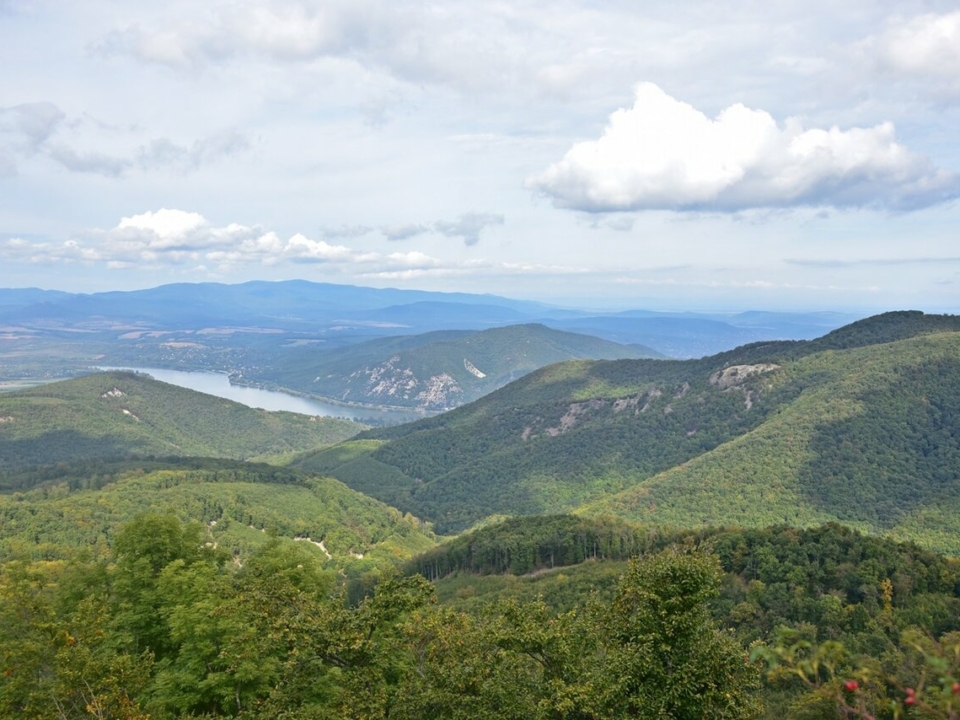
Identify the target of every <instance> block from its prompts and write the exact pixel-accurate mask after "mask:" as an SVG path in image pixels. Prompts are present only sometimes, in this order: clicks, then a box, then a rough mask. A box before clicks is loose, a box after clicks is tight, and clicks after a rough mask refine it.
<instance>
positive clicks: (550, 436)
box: [0, 313, 960, 720]
mask: <svg viewBox="0 0 960 720" xmlns="http://www.w3.org/2000/svg"><path fill="white" fill-rule="evenodd" d="M958 330H960V326H958V322H957V319H956V318H952V317H949V316H928V315H923V314H920V313H890V314H887V315H884V316H878V317H876V318H869V319H867V320H864V321H861V322H859V323H854V324H853V325H851V326H848V327H846V328H841V329H840V330H837V331H834V332H832V333H830V334H828V335H826V336H824V337H823V338H821V339H819V340H815V341H809V342H774V343H757V344H754V345H748V346H744V347H741V348H738V349H736V350H732V351H729V352H726V353H723V354H721V355H715V356H712V357H707V358H702V359H699V360H691V361H673V360H652V359H641V360H613V361H599V362H587V361H572V362H566V363H560V364H556V365H551V366H548V367H546V368H543V369H541V370H537V371H535V372H533V373H530V374H529V375H526V376H524V377H523V378H521V379H520V380H517V381H515V382H513V383H510V384H509V385H507V386H506V387H504V388H501V389H500V390H497V391H495V392H493V393H491V394H490V395H487V396H485V397H483V398H481V399H480V400H478V401H477V402H474V403H471V404H469V405H466V406H464V407H461V408H458V409H456V410H452V411H450V412H448V413H445V414H443V415H439V416H435V417H431V418H428V419H424V420H421V421H418V422H416V423H410V424H407V425H402V426H397V427H392V428H382V429H369V428H366V427H365V426H362V425H358V424H356V423H351V422H347V421H334V420H327V419H322V418H310V417H306V416H299V415H293V414H289V413H267V412H264V411H254V410H250V409H249V408H245V407H243V406H240V405H236V404H235V403H230V402H227V401H224V400H220V399H217V398H211V397H209V396H203V395H200V394H199V393H193V392H191V391H186V390H182V389H179V388H175V387H172V386H169V385H165V384H163V383H157V382H155V381H153V380H150V379H149V378H145V377H142V376H138V375H133V374H130V373H105V374H95V375H90V376H87V377H83V378H77V379H74V380H69V381H65V382H62V383H53V384H50V385H44V386H41V387H36V388H32V389H29V390H20V391H16V392H9V393H3V394H0V717H2V718H11V719H16V720H21V719H28V718H29V719H32V718H41V719H46V718H50V719H51V720H53V719H57V720H60V719H63V718H71V719H72V718H138V719H142V720H146V719H147V718H152V719H154V720H158V719H159V720H162V719H166V718H218V717H219V718H224V717H233V718H250V719H254V718H263V719H266V718H288V719H291V720H293V719H303V720H307V719H328V718H329V719H331V720H332V719H334V718H343V719H347V718H351V719H353V718H357V719H360V718H365V719H371V720H372V719H381V718H382V719H384V720H385V719H387V718H400V719H403V718H411V719H413V718H451V719H453V718H463V719H464V720H466V719H467V718H517V719H518V720H519V719H520V718H533V719H535V720H536V719H543V720H548V719H549V720H601V719H607V718H651V719H652V718H682V719H690V720H693V719H694V718H757V719H761V718H762V719H764V720H766V719H770V720H773V719H774V718H776V719H777V720H784V719H786V720H814V719H822V720H827V719H833V718H864V719H866V718H874V719H875V720H876V719H879V718H884V719H888V718H889V719H893V718H908V717H918V718H934V719H937V718H944V719H947V718H956V717H958V714H960V560H958V559H957V557H958V555H960V519H958V518H960V483H958V480H960V332H958Z"/></svg>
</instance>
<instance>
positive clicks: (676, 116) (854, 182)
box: [526, 83, 960, 212]
mask: <svg viewBox="0 0 960 720" xmlns="http://www.w3.org/2000/svg"><path fill="white" fill-rule="evenodd" d="M526 186H527V187H528V188H530V189H533V190H535V191H536V192H538V193H540V194H542V195H545V196H547V197H550V198H551V199H552V200H553V202H554V204H555V205H556V206H558V207H565V208H572V209H577V210H584V211H588V212H610V211H624V210H681V211H682V210H714V211H722V212H735V211H739V210H744V209H749V208H788V207H797V206H812V207H836V208H852V207H871V208H884V209H894V210H911V209H917V208H922V207H927V206H930V205H934V204H936V203H940V202H944V201H947V200H950V199H953V198H956V197H958V196H960V178H958V177H957V176H956V175H953V174H950V173H947V172H945V171H943V170H940V169H938V168H937V167H935V166H934V165H933V163H932V162H931V161H930V160H929V159H928V158H926V157H924V156H922V155H918V154H915V153H912V152H910V151H908V150H907V149H906V148H905V147H903V146H902V145H900V144H899V143H897V142H896V139H895V133H894V127H893V125H892V124H891V123H883V124H880V125H876V126H874V127H869V128H857V127H855V128H850V129H849V130H841V129H840V128H838V127H832V128H830V129H821V128H812V129H805V128H804V127H803V125H802V124H801V123H800V121H798V120H796V119H788V120H786V122H785V123H783V125H782V126H781V125H778V124H777V122H776V120H774V118H773V117H772V116H771V115H770V114H769V113H767V112H765V111H763V110H753V109H750V108H747V107H745V106H744V105H742V104H736V105H732V106H730V107H728V108H726V109H725V110H723V111H722V112H721V113H720V114H719V115H718V116H717V117H716V118H714V119H711V118H709V117H707V116H706V115H705V114H704V113H702V112H701V111H699V110H697V109H696V108H694V107H692V106H691V105H688V104H686V103H684V102H681V101H679V100H676V99H674V98H673V97H670V96H669V95H667V94H666V93H665V92H664V91H663V90H661V89H660V88H659V87H657V86H656V85H654V84H652V83H642V84H640V85H638V86H637V89H636V100H635V102H634V105H633V107H631V108H627V109H620V110H617V111H616V112H614V113H613V114H612V115H611V116H610V120H609V122H608V124H607V127H606V129H605V130H604V133H603V136H602V137H601V138H600V139H599V140H591V141H586V142H581V143H578V144H576V145H574V146H573V147H572V148H571V149H570V150H569V151H568V152H567V154H566V155H565V156H564V158H563V159H562V160H560V162H558V163H556V164H554V165H552V166H550V167H549V168H547V169H546V170H545V171H544V172H543V173H541V174H539V175H535V176H532V177H530V178H528V179H527V181H526Z"/></svg>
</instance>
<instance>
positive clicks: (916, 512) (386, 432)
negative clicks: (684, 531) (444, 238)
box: [296, 312, 960, 551]
mask: <svg viewBox="0 0 960 720" xmlns="http://www.w3.org/2000/svg"><path fill="white" fill-rule="evenodd" d="M958 331H960V318H957V317H955V316H931V315H923V314H922V313H913V312H905V313H890V314H886V315H881V316H877V317H874V318H869V319H867V320H864V321H860V322H857V323H854V324H852V325H849V326H847V327H844V328H842V329H839V330H837V331H834V332H832V333H829V334H827V335H826V336H824V337H823V338H820V339H818V340H814V341H800V342H775V343H759V344H752V345H747V346H744V347H741V348H738V349H736V350H733V351H730V352H726V353H722V354H719V355H714V356H710V357H707V358H702V359H699V360H688V361H676V360H668V361H664V360H620V361H601V362H582V361H580V362H567V363H561V364H557V365H552V366H549V367H547V368H544V369H541V370H539V371H536V372H534V373H531V374H530V375H527V376H526V377H524V378H521V379H520V380H518V381H516V382H514V383H511V384H510V385H508V386H506V387H504V388H502V389H500V390H498V391H496V392H494V393H491V394H490V395H487V396H486V397H484V398H481V399H480V400H478V401H477V402H475V403H472V404H470V405H468V406H465V407H462V408H459V409H457V410H453V411H451V412H449V413H445V414H443V415H440V416H437V417H434V418H429V419H426V420H422V421H419V422H416V423H410V424H406V425H402V426H399V427H395V428H389V429H383V430H372V431H367V432H364V433H361V434H360V435H358V436H357V437H356V438H354V439H352V440H348V441H346V442H344V443H341V444H340V445H337V446H334V447H331V448H328V449H324V450H320V451H317V452H314V453H309V454H307V455H305V456H304V457H301V458H300V459H298V460H297V461H296V465H297V466H298V467H301V468H303V469H308V470H312V471H315V472H322V473H326V474H330V475H333V476H334V477H337V478H339V479H341V480H342V481H343V482H345V483H346V484H347V485H349V486H351V487H353V488H355V489H357V490H359V491H361V492H364V493H367V494H370V495H373V496H374V497H377V498H379V499H381V500H383V501H384V502H386V503H388V504H391V505H394V506H395V507H398V508H400V509H402V510H405V511H409V512H411V513H413V514H415V515H417V516H419V517H422V518H424V519H427V520H429V521H431V522H434V523H436V526H437V528H438V530H440V531H442V532H458V531H461V530H463V529H465V528H468V527H470V526H471V525H473V524H474V523H477V522H480V521H482V520H484V518H486V517H488V516H491V515H500V514H511V515H518V514H539V513H544V512H560V511H569V510H574V511H576V512H579V513H584V514H591V515H600V514H615V515H618V516H621V517H625V518H628V519H633V520H637V521H642V522H644V523H645V524H657V525H671V526H675V527H691V526H704V525H719V524H736V525H742V526H761V525H769V524H771V523H789V524H791V525H799V526H804V525H812V524H817V523H821V522H825V521H830V520H839V521H842V522H845V523H848V524H851V525H853V526H856V527H859V528H862V529H864V530H869V531H872V532H881V531H882V532H886V533H890V534H892V535H894V536H897V537H902V538H913V539H918V540H922V541H923V542H924V543H925V544H928V545H930V546H932V547H937V548H940V549H947V550H950V551H958V550H960V540H958V539H960V525H958V522H957V520H956V518H957V517H960V421H958V418H960V332H958Z"/></svg>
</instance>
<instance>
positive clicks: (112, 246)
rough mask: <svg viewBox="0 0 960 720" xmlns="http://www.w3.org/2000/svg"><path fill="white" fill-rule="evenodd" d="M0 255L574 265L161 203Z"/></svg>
mask: <svg viewBox="0 0 960 720" xmlns="http://www.w3.org/2000/svg"><path fill="white" fill-rule="evenodd" d="M0 259H3V260H4V261H14V262H21V263H34V264H53V263H64V264H77V263H81V264H87V265H91V264H99V265H102V266H105V267H109V268H114V269H123V268H138V269H153V268H162V267H171V266H184V267H192V268H194V269H196V268H204V269H205V270H209V271H211V272H213V271H215V272H229V271H231V270H234V269H236V268H238V267H240V266H244V265H277V264H280V263H293V264H308V265H309V264H314V265H324V266H326V267H328V268H329V269H330V270H331V271H332V272H336V273H343V274H348V275H352V276H354V277H357V278H378V279H391V278H393V279H412V278H416V277H427V276H446V275H460V274H469V275H474V274H483V273H485V272H486V273H491V274H496V275H499V274H503V273H507V274H517V273H540V274H543V273H549V274H568V273H571V272H582V270H581V269H578V268H567V267H559V266H546V265H543V266H542V265H518V264H511V263H504V262H499V261H488V260H481V259H476V258H474V259H469V260H444V259H441V258H436V257H433V256H431V255H427V254H426V253H423V252H420V251H418V250H413V251H410V252H391V253H380V252H372V251H367V250H361V249H357V248H352V247H348V246H346V245H341V244H336V243H332V242H328V241H327V240H324V239H319V238H316V239H315V238H310V237H307V236H306V235H304V234H302V233H296V234H294V235H292V236H291V237H290V238H288V239H287V240H283V239H282V238H281V237H280V236H279V235H278V234H277V233H276V232H274V231H269V230H265V229H264V228H262V227H259V226H247V225H242V224H239V223H231V224H229V225H226V226H221V227H218V226H216V225H214V224H212V223H210V222H209V221H208V220H207V219H206V218H205V217H203V215H201V214H199V213H195V212H188V211H185V210H177V209H170V208H161V209H159V210H156V211H148V212H144V213H141V214H139V215H131V216H130V217H125V218H122V219H121V220H120V222H119V223H117V225H116V226H114V227H113V228H110V229H107V230H104V229H94V230H90V231H88V232H85V233H82V234H79V235H77V236H76V237H72V238H70V239H69V240H66V241H65V242H52V241H42V240H35V239H25V238H23V237H11V238H8V239H7V240H6V241H0Z"/></svg>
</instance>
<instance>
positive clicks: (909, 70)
mask: <svg viewBox="0 0 960 720" xmlns="http://www.w3.org/2000/svg"><path fill="white" fill-rule="evenodd" d="M864 45H865V47H866V48H867V49H868V50H869V51H872V52H873V53H875V56H876V59H877V61H878V62H880V63H881V64H882V65H883V66H885V67H886V68H888V69H890V70H894V71H896V72H900V73H904V74H909V75H917V76H921V77H922V76H930V77H941V78H947V79H950V80H953V81H954V82H955V83H957V85H958V86H960V10H958V11H955V12H952V13H947V14H945V15H935V14H928V15H920V16H918V17H915V18H912V19H911V20H908V21H906V22H904V21H903V20H900V19H894V20H892V21H891V22H890V23H889V27H888V28H887V31H886V32H885V33H883V34H882V35H880V36H879V37H875V38H870V39H868V40H867V41H865V43H864Z"/></svg>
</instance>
